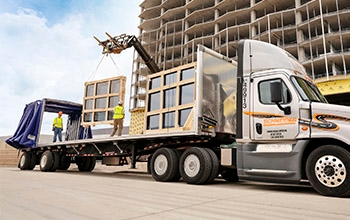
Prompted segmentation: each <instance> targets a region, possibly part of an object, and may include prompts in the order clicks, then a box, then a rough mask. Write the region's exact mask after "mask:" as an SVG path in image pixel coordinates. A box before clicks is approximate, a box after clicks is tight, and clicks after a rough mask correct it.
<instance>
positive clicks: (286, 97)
mask: <svg viewBox="0 0 350 220" xmlns="http://www.w3.org/2000/svg"><path fill="white" fill-rule="evenodd" d="M251 82H252V86H251V89H252V91H251V92H252V93H251V94H252V99H251V100H252V102H251V105H250V106H251V109H250V112H249V113H248V114H249V115H250V123H251V126H250V127H251V132H250V134H251V139H252V140H264V141H265V140H275V141H278V140H292V139H294V138H295V137H296V136H297V135H298V132H299V124H298V118H299V111H298V98H296V97H297V96H296V94H294V90H292V89H290V88H291V86H292V85H291V83H290V80H289V79H288V77H287V76H286V74H284V73H283V72H281V73H277V74H276V73H273V74H271V73H269V74H264V75H261V74H256V75H254V74H253V75H252V80H251ZM274 82H280V83H281V92H282V94H281V95H282V101H281V102H280V107H279V106H278V105H277V104H276V103H273V102H272V99H271V90H270V86H271V84H272V83H274ZM283 109H284V110H283Z"/></svg>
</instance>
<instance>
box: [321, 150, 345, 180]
mask: <svg viewBox="0 0 350 220" xmlns="http://www.w3.org/2000/svg"><path fill="white" fill-rule="evenodd" d="M315 174H316V177H317V179H318V181H320V182H321V183H322V184H323V185H325V186H327V187H337V186H339V185H341V184H342V183H343V182H344V181H345V179H346V167H345V166H344V164H343V162H342V161H341V160H340V159H339V158H337V157H335V156H331V155H325V156H323V157H321V158H319V159H318V160H317V162H316V164H315Z"/></svg>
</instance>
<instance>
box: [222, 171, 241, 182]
mask: <svg viewBox="0 0 350 220" xmlns="http://www.w3.org/2000/svg"><path fill="white" fill-rule="evenodd" d="M221 177H222V178H223V179H224V180H226V181H227V182H231V183H236V182H238V181H239V179H238V175H237V169H228V168H224V170H223V171H222V172H221Z"/></svg>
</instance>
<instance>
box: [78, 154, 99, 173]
mask: <svg viewBox="0 0 350 220" xmlns="http://www.w3.org/2000/svg"><path fill="white" fill-rule="evenodd" d="M75 163H76V164H77V166H78V170H79V171H80V172H91V171H92V170H93V169H94V168H95V164H96V158H95V157H77V158H75Z"/></svg>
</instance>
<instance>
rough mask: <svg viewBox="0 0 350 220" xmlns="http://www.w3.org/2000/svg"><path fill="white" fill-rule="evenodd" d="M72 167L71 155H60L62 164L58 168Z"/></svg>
mask: <svg viewBox="0 0 350 220" xmlns="http://www.w3.org/2000/svg"><path fill="white" fill-rule="evenodd" d="M69 167H70V157H67V156H66V155H64V154H62V155H60V164H59V165H58V168H57V169H58V170H68V168H69Z"/></svg>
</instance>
